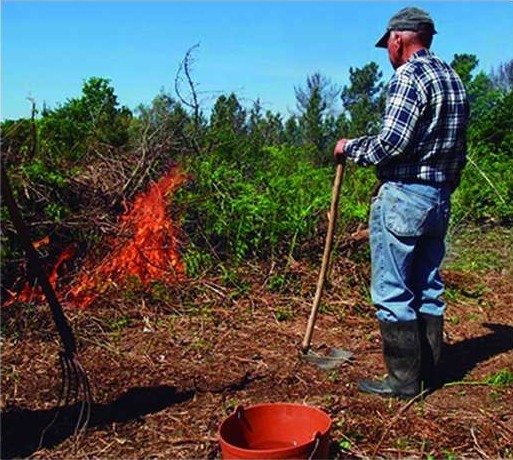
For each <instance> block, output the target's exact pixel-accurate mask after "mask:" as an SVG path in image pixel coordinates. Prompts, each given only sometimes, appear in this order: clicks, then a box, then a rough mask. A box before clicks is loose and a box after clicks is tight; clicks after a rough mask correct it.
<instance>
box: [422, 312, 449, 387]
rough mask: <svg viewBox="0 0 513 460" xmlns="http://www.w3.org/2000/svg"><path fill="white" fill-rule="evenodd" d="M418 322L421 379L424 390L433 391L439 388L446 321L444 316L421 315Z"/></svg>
mask: <svg viewBox="0 0 513 460" xmlns="http://www.w3.org/2000/svg"><path fill="white" fill-rule="evenodd" d="M418 321H419V332H420V348H421V367H420V378H421V381H422V387H423V389H428V390H433V389H435V388H438V386H439V378H438V375H437V367H438V363H439V362H440V356H441V354H442V347H443V343H444V337H443V329H444V319H443V316H433V315H426V314H424V313H421V314H420V315H419V319H418Z"/></svg>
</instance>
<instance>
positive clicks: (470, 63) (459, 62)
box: [451, 54, 479, 87]
mask: <svg viewBox="0 0 513 460" xmlns="http://www.w3.org/2000/svg"><path fill="white" fill-rule="evenodd" d="M478 64H479V59H477V57H476V56H475V55H473V54H455V55H454V57H453V60H452V62H451V67H452V68H453V69H454V70H455V71H456V73H457V74H458V75H459V76H460V78H461V81H462V82H463V84H464V85H465V87H467V86H468V85H469V84H470V82H471V81H472V72H474V70H475V69H476V68H477V65H478Z"/></svg>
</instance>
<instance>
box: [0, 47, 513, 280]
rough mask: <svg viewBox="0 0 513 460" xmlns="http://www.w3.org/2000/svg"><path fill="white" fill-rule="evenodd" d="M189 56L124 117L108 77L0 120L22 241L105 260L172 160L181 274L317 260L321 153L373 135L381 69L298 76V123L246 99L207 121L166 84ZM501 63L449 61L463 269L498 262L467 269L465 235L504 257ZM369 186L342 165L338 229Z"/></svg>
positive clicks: (455, 238) (352, 216)
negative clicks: (465, 105)
mask: <svg viewBox="0 0 513 460" xmlns="http://www.w3.org/2000/svg"><path fill="white" fill-rule="evenodd" d="M193 51H195V48H192V49H191V50H189V52H188V53H187V54H186V56H185V59H184V61H183V63H182V65H181V66H180V69H179V75H177V85H176V96H172V95H170V94H165V93H161V94H159V95H157V96H156V97H155V99H154V100H153V101H152V102H151V104H150V105H148V106H145V105H141V106H140V107H139V108H138V109H137V110H136V111H135V113H132V112H131V111H130V110H129V109H127V108H126V107H122V106H120V105H119V103H118V101H117V96H116V94H115V90H114V88H113V87H112V86H111V85H110V81H109V80H106V79H103V78H98V77H92V78H90V79H89V80H87V81H86V82H85V83H84V85H83V88H82V95H81V97H79V98H74V99H69V100H68V101H66V102H65V103H64V104H62V105H60V106H59V107H57V108H54V109H51V108H48V107H44V108H43V109H42V110H41V111H39V110H38V108H37V107H36V103H35V101H33V105H32V114H31V117H30V118H29V119H20V120H7V121H5V122H3V123H2V125H1V134H2V145H1V149H2V167H6V168H8V172H9V176H10V178H11V181H12V184H13V188H14V192H15V195H16V197H17V200H18V202H19V205H20V207H21V209H22V213H23V215H24V217H25V219H26V220H27V223H28V224H29V227H30V229H31V231H32V237H33V240H38V239H40V238H43V237H45V236H47V235H50V237H51V245H50V249H51V250H50V254H49V255H48V256H49V258H50V259H51V257H52V255H53V256H54V255H55V254H53V253H52V251H54V252H58V250H60V249H61V248H62V247H63V246H64V245H65V244H67V243H69V242H76V243H78V245H79V247H80V249H81V250H82V251H85V250H87V251H91V250H93V251H96V252H97V253H98V254H101V253H102V252H105V251H106V250H107V248H104V247H102V246H101V244H102V243H101V241H102V238H99V236H100V235H102V234H108V233H110V232H112V231H113V229H114V228H115V225H116V218H117V216H119V214H120V213H121V212H122V211H123V210H124V209H125V206H126V203H128V202H130V200H131V199H132V198H133V197H134V196H135V195H136V194H137V193H138V192H140V191H141V190H143V189H144V188H145V187H146V185H147V184H148V183H149V181H151V180H155V179H157V178H160V177H161V176H162V175H163V173H164V172H166V171H167V170H169V168H170V166H171V165H173V164H177V163H178V164H180V165H182V168H184V169H185V170H186V171H187V172H188V173H189V174H190V177H191V180H190V181H189V183H188V184H187V185H186V186H184V187H182V188H181V189H180V190H179V192H178V194H177V196H176V197H175V201H174V203H173V207H172V209H173V213H174V217H175V218H176V219H177V220H178V221H179V222H180V223H181V224H182V229H183V248H182V253H183V260H184V261H185V263H186V271H187V273H188V274H189V275H190V276H201V274H203V273H204V272H205V271H206V270H210V269H218V270H219V272H220V273H221V274H225V275H226V274H230V276H228V278H227V281H228V282H235V281H234V280H233V279H232V278H233V276H231V275H232V274H233V273H235V271H234V270H235V268H234V267H236V266H237V265H238V264H240V262H241V261H243V260H247V259H252V258H256V259H261V260H269V261H272V262H276V263H281V266H284V265H285V266H287V264H288V263H290V261H291V260H292V259H294V258H299V257H304V256H308V255H309V253H312V254H315V255H316V254H317V252H316V251H317V249H316V250H315V251H314V252H312V247H313V244H314V245H315V244H317V248H318V247H319V242H320V241H322V238H321V237H322V235H324V226H325V224H326V212H327V209H328V208H329V202H330V200H331V186H332V181H333V177H334V170H335V168H334V165H333V163H332V149H333V145H334V143H335V141H336V140H337V139H338V138H339V137H342V136H348V137H353V136H359V135H364V134H369V133H375V132H377V130H378V129H379V124H380V118H381V116H380V113H381V111H382V109H383V105H384V88H385V84H384V82H383V81H382V72H381V70H380V69H379V67H378V66H377V64H375V63H369V64H367V65H365V66H363V67H362V68H360V69H358V68H351V69H350V81H349V84H348V85H347V86H345V87H342V88H340V87H338V86H337V85H336V84H332V82H331V81H329V80H328V79H327V78H325V77H324V76H323V75H321V74H319V73H314V74H312V75H309V76H307V78H306V83H305V86H304V87H298V88H295V92H296V98H297V112H296V113H295V114H294V115H291V116H289V117H288V118H284V117H283V115H281V114H279V113H272V112H271V111H268V110H267V111H264V109H263V107H262V105H261V104H260V102H259V101H256V102H255V103H254V104H253V106H252V107H250V108H246V107H243V106H242V105H241V104H240V102H239V100H238V98H237V96H236V95H235V94H227V95H221V96H219V97H218V99H217V100H216V102H215V104H214V108H213V110H212V112H211V113H210V114H209V116H207V115H206V114H205V113H204V111H203V109H202V107H201V106H200V105H199V103H198V97H197V92H196V86H195V84H194V82H193V81H192V80H191V79H190V78H186V79H184V78H179V77H181V74H180V72H182V73H183V72H186V74H187V76H189V77H190V75H191V69H190V64H191V62H192V57H191V54H192V52H193ZM512 62H513V61H510V62H508V63H505V64H500V65H499V66H498V67H497V69H496V70H494V71H493V72H491V73H490V74H488V75H487V74H485V73H483V72H481V73H478V74H475V69H476V67H477V64H478V59H477V57H476V56H473V55H467V54H462V55H455V57H454V60H453V62H452V65H453V67H454V68H455V69H456V70H457V71H458V72H459V74H460V75H461V76H462V79H463V80H464V82H465V85H466V87H467V90H468V93H469V96H470V100H471V111H472V118H471V123H470V126H469V132H468V141H469V155H468V158H469V161H468V165H467V167H466V169H465V172H464V175H463V178H462V182H461V185H460V187H459V188H458V190H457V192H456V193H455V194H454V199H453V221H452V227H451V233H450V237H451V241H450V243H451V244H452V243H454V244H455V247H456V246H457V247H458V251H459V252H460V257H458V262H453V263H454V264H456V263H457V264H459V265H457V267H458V268H461V269H464V270H474V271H479V270H482V269H483V270H485V269H490V268H495V267H497V266H498V264H499V261H500V260H501V258H502V259H503V257H504V254H502V253H497V252H496V251H492V250H491V251H490V252H489V253H487V254H483V255H481V256H480V257H479V258H476V257H474V255H473V254H472V255H471V254H470V253H468V254H467V248H468V247H470V246H471V245H469V246H468V247H467V245H466V244H465V242H466V241H468V242H471V243H474V242H477V241H478V240H479V243H480V244H483V242H484V241H486V239H484V238H485V237H484V236H483V233H479V235H472V233H471V231H467V230H464V229H467V228H475V227H476V226H478V225H488V226H490V228H493V227H494V226H495V227H498V228H499V227H500V228H506V230H500V232H502V231H503V232H505V233H504V235H503V236H500V235H498V236H497V235H496V236H493V235H495V233H493V232H492V233H491V234H490V238H495V237H497V238H499V237H500V238H502V237H505V238H507V239H508V241H509V247H510V248H511V246H512V245H511V238H512V236H511V235H512V234H511V222H512V220H513V120H512V118H511V113H513V91H512V87H513V85H512V83H513V72H512V67H513V64H512ZM183 82H187V83H188V85H189V87H188V88H183V86H181V85H180V84H182V85H183ZM337 101H341V102H342V107H341V108H337ZM374 183H375V179H374V174H373V171H372V169H364V168H355V167H354V166H352V165H348V167H347V171H346V176H345V181H344V187H343V200H341V210H340V212H341V215H342V218H341V219H340V222H341V225H340V226H339V229H338V231H339V232H349V231H352V230H354V229H355V228H356V226H357V225H358V224H360V223H365V222H366V220H367V214H368V210H369V199H370V195H371V190H372V187H373V185H374ZM1 213H2V223H3V225H2V233H1V239H2V273H3V275H4V282H5V283H6V285H9V283H10V282H12V281H13V280H14V279H16V278H17V276H19V270H20V264H19V259H20V255H21V251H20V248H19V246H18V243H17V239H16V238H15V237H14V236H13V230H12V228H11V227H10V226H9V225H8V224H5V225H4V222H6V220H7V221H8V219H6V217H7V213H6V210H5V209H3V208H2V211H1ZM459 241H463V244H458V242H459ZM505 246H508V245H505ZM468 250H469V251H470V249H468ZM510 256H511V254H510ZM449 263H450V262H449ZM453 266H455V265H453ZM235 283H236V282H235ZM285 285H286V279H285V278H284V279H280V278H274V279H273V280H271V282H270V283H269V286H268V287H269V289H270V290H280V289H281V288H282V287H283V286H285Z"/></svg>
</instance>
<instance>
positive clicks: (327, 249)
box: [301, 158, 353, 370]
mask: <svg viewBox="0 0 513 460" xmlns="http://www.w3.org/2000/svg"><path fill="white" fill-rule="evenodd" d="M344 166H345V158H342V159H341V160H340V163H338V164H337V173H336V176H335V182H334V184H333V191H332V198H331V208H330V214H329V222H328V234H327V236H326V243H325V245H324V254H323V256H322V265H321V271H320V273H319V280H318V281H317V289H316V292H315V297H314V301H313V305H312V311H311V312H310V318H309V319H308V325H307V327H306V333H305V338H304V339H303V343H302V345H301V358H302V359H303V360H304V361H306V362H309V363H312V364H314V365H316V366H317V367H319V368H321V369H325V370H329V369H333V368H335V367H337V366H338V365H340V364H342V363H343V362H345V361H348V360H349V359H350V358H351V357H352V356H353V353H352V352H350V351H347V350H342V349H340V348H333V349H331V350H330V352H329V353H328V355H327V356H321V355H319V354H317V353H315V352H313V351H312V350H311V349H310V343H311V341H312V334H313V329H314V326H315V320H316V319H317V312H318V310H319V305H320V303H321V296H322V290H323V287H324V281H325V280H326V272H327V271H328V267H329V262H330V256H331V248H332V245H333V236H334V234H335V225H336V222H337V212H338V202H339V198H340V187H341V186H342V178H343V176H344Z"/></svg>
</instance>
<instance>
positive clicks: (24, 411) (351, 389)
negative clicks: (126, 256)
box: [1, 256, 513, 459]
mask: <svg viewBox="0 0 513 460" xmlns="http://www.w3.org/2000/svg"><path fill="white" fill-rule="evenodd" d="M368 272H369V267H368V264H367V263H365V262H358V261H355V260H354V257H353V258H351V257H345V256H344V257H342V256H339V257H337V258H336V260H335V263H334V268H333V271H332V273H331V278H330V285H329V286H327V288H326V291H325V294H324V296H323V308H322V311H321V313H320V314H319V316H318V319H317V324H316V328H315V332H314V335H313V342H312V346H313V349H314V350H316V351H318V352H320V353H323V352H325V351H327V350H329V349H330V348H331V347H341V348H345V349H347V350H351V351H352V352H354V357H353V359H352V361H350V362H348V363H345V364H343V365H341V366H340V367H338V368H336V369H334V370H331V371H324V370H321V369H318V368H317V367H315V366H313V365H311V364H308V363H305V362H304V361H303V360H302V359H300V353H299V347H300V344H301V342H302V339H303V335H304V332H305V327H306V322H307V319H308V315H309V312H310V308H311V302H312V297H313V295H314V292H315V285H316V281H317V276H318V267H317V266H315V265H314V264H312V265H309V264H307V263H303V262H296V263H294V264H293V265H291V266H290V267H289V268H288V269H287V271H286V275H287V277H286V281H285V283H282V284H281V285H279V284H277V280H282V279H281V278H280V277H279V275H280V271H279V270H278V269H277V268H276V267H272V266H271V265H268V264H255V265H250V264H248V265H246V266H244V267H243V268H241V269H240V273H239V275H241V274H242V281H239V282H238V283H236V284H233V283H231V284H230V283H229V282H227V280H226V279H224V280H223V279H221V278H215V277H210V278H209V277H207V276H205V277H203V278H202V279H199V280H189V281H184V282H182V283H181V284H179V285H174V286H167V287H163V286H160V288H159V287H158V286H156V287H154V289H153V294H152V295H149V294H148V293H144V292H138V291H137V289H135V288H134V289H129V288H126V287H125V288H124V289H119V290H114V289H111V290H110V291H109V293H108V294H106V295H104V296H102V298H101V299H99V300H97V301H96V302H95V303H94V304H93V305H91V306H90V307H88V308H86V309H76V308H69V307H68V308H66V315H67V316H68V318H69V320H70V322H71V324H72V327H73V330H74V333H75V336H76V339H77V342H78V344H79V359H80V362H81V363H82V365H83V367H84V369H85V371H86V373H87V376H88V378H89V382H90V385H91V388H92V391H93V396H94V401H93V404H92V406H91V417H90V421H89V425H88V428H87V429H86V430H85V431H84V432H82V433H80V434H79V435H74V427H75V423H74V421H76V419H77V417H78V410H79V408H80V404H77V403H76V402H75V401H72V402H71V403H70V405H69V406H67V407H63V408H61V410H60V411H59V412H58V414H57V415H58V417H57V419H56V421H55V423H54V424H53V425H51V426H50V427H49V428H48V429H46V431H44V429H45V427H47V426H48V424H49V422H50V421H51V420H52V419H53V418H54V416H55V415H56V411H57V409H56V405H57V403H58V395H59V388H60V385H61V375H60V367H59V361H58V354H59V351H60V350H61V345H60V343H59V340H58V336H57V334H56V331H55V327H54V325H53V322H52V320H51V315H50V312H49V310H48V307H47V306H46V305H33V306H30V305H19V304H18V305H17V304H14V305H12V306H10V307H8V308H4V309H2V312H1V313H2V362H1V371H2V372H1V384H2V388H1V391H2V392H1V401H2V446H1V448H2V453H1V457H2V458H3V459H8V458H20V457H21V458H24V457H31V458H48V459H50V458H52V459H60V458H123V459H125V458H127V459H128V458H137V459H139V458H141V459H143V458H144V459H146V458H166V459H169V458H209V459H213V458H219V457H220V455H221V451H220V444H219V440H218V434H217V430H218V427H219V424H220V423H221V422H222V421H223V420H224V419H225V418H226V417H227V415H228V414H230V413H232V411H233V410H234V408H235V407H236V406H237V405H242V406H244V407H247V406H250V405H253V404H257V403H263V402H292V403H299V404H308V405H312V406H316V407H318V408H320V409H322V410H324V411H326V412H327V413H328V414H329V415H330V417H331V418H332V421H333V425H332V429H331V433H330V441H331V444H330V457H331V458H370V457H373V458H376V457H385V458H404V457H418V458H506V457H513V404H512V403H511V402H512V401H513V383H512V382H511V376H512V373H513V319H512V305H513V279H512V276H511V274H510V273H509V272H505V271H503V272H488V273H486V274H482V275H479V276H478V275H470V274H468V273H461V272H455V271H448V270H445V271H444V273H443V275H444V278H445V280H446V284H447V302H448V310H447V315H446V328H445V348H444V352H443V358H442V365H441V380H442V386H441V387H440V388H438V389H437V390H436V391H434V392H433V393H431V394H426V395H423V396H422V397H420V398H416V399H415V400H413V401H405V400H398V399H384V398H380V397H377V396H373V395H366V394H363V393H360V392H359V391H358V389H357V387H356V381H357V380H358V379H359V378H362V377H372V376H376V377H380V376H382V375H384V373H385V369H384V367H383V363H382V357H381V341H380V337H379V333H378V328H377V324H376V320H375V317H374V311H373V308H372V306H371V305H370V303H369V300H368V293H367V291H366V286H368ZM282 281H283V280H282ZM278 287H279V288H280V289H278ZM157 288H159V289H157ZM43 432H44V436H42V433H43Z"/></svg>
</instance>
